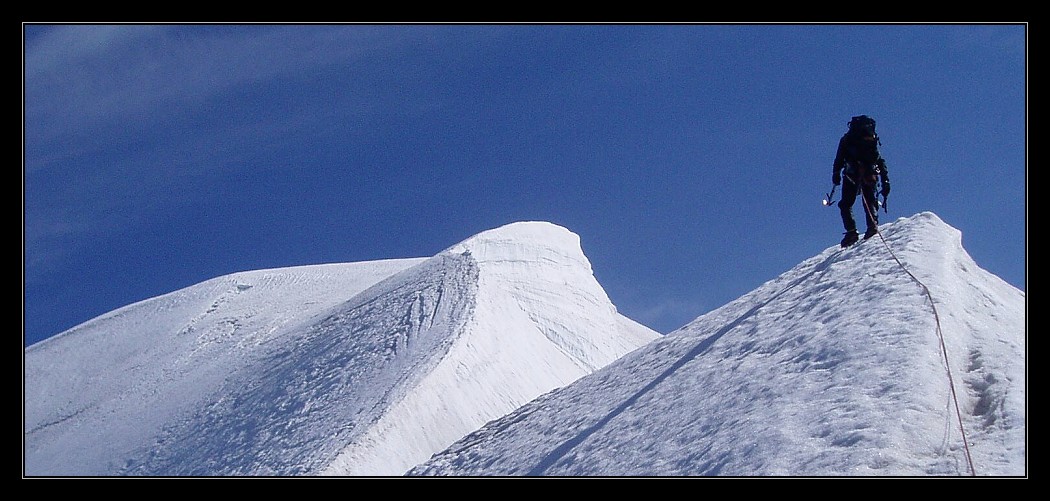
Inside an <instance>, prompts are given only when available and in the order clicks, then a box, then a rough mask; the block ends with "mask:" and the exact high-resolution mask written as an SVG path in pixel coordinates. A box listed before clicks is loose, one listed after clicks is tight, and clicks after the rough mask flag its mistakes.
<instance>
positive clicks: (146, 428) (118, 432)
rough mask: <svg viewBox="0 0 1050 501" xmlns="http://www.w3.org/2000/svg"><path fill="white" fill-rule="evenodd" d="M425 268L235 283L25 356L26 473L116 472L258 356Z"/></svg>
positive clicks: (359, 268)
mask: <svg viewBox="0 0 1050 501" xmlns="http://www.w3.org/2000/svg"><path fill="white" fill-rule="evenodd" d="M422 261H423V260H422V259H399V260H388V261H372V262H363V263H348V264H330V265H317V266H302V267H296V268H284V269H274V270H259V271H251V272H242V273H236V274H233V275H227V276H223V277H219V278H215V279H212V280H208V281H206V282H202V283H200V284H197V285H194V286H191V287H187V288H185V289H182V290H179V291H175V292H172V293H169V294H165V295H163V296H159V297H156V298H152V299H148V300H145V301H141V302H138V303H135V304H132V305H129V306H127V307H124V308H120V309H118V310H115V311H113V312H111V313H108V314H106V315H102V316H100V317H98V318H96V319H94V320H91V321H88V322H86V323H84V324H82V325H79V326H77V327H75V328H73V329H70V330H69V331H66V332H65V333H62V334H60V335H58V336H55V337H53V338H51V339H48V340H46V341H43V342H40V343H37V344H34V345H32V346H30V347H28V348H26V350H25V359H24V384H25V386H24V392H25V393H24V395H25V398H24V418H25V423H24V424H25V471H26V473H27V474H31V475H107V474H113V473H114V472H117V471H119V470H120V469H121V468H124V467H125V464H124V463H125V459H126V457H127V455H128V454H130V453H131V451H133V450H135V449H137V448H139V447H141V446H142V445H143V444H144V443H152V440H153V438H152V437H154V436H155V435H156V434H158V433H159V432H160V431H161V429H162V428H163V427H164V426H166V425H167V424H168V423H169V421H170V420H172V419H173V418H174V417H175V416H177V415H179V414H181V413H186V412H191V411H192V410H194V409H196V408H197V407H198V406H201V405H205V404H207V403H209V402H210V400H209V398H211V397H212V395H214V393H215V392H216V391H217V390H218V388H220V387H221V385H223V384H224V381H226V380H227V379H228V377H229V375H230V374H233V373H236V372H237V371H238V370H241V369H243V368H244V367H247V366H249V365H250V363H251V361H252V360H254V357H255V353H256V351H257V350H260V349H261V347H263V346H267V345H271V344H274V343H280V342H281V338H282V337H283V336H294V335H295V331H296V329H297V328H299V327H301V326H302V324H303V323H304V322H308V320H309V319H310V318H313V317H314V316H315V315H319V314H322V313H323V312H324V311H326V310H328V309H330V308H333V307H335V306H336V305H338V304H339V303H341V302H344V301H346V300H348V299H349V298H351V297H353V296H354V295H356V294H358V293H360V292H361V291H363V290H365V289H367V288H368V287H370V286H372V285H373V284H375V283H376V282H378V281H380V280H382V279H384V278H387V277H389V276H390V275H393V274H394V273H396V272H398V271H401V270H404V269H406V268H408V267H411V266H414V265H416V264H418V263H420V262H422Z"/></svg>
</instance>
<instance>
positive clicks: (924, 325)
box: [409, 213, 1026, 476]
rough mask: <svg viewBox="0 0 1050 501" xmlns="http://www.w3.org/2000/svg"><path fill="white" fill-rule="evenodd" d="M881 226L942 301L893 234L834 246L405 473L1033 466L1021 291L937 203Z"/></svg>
mask: <svg viewBox="0 0 1050 501" xmlns="http://www.w3.org/2000/svg"><path fill="white" fill-rule="evenodd" d="M882 232H883V234H884V236H885V237H886V242H887V244H888V246H889V249H893V250H894V251H895V252H896V254H897V255H898V256H899V257H900V259H901V260H902V262H903V263H904V265H905V266H906V267H907V269H908V270H909V271H911V272H912V273H914V274H915V276H916V278H918V280H919V281H920V282H921V283H922V284H927V285H928V287H929V290H930V292H931V294H932V296H933V298H934V301H935V304H934V305H931V304H930V302H929V301H928V299H927V296H926V295H925V293H924V291H923V288H922V285H920V284H919V282H916V281H915V280H913V279H912V278H911V277H910V276H909V275H908V273H907V272H905V271H904V270H902V269H901V267H900V266H899V265H898V264H897V263H896V262H895V261H894V259H893V257H892V255H891V254H890V253H889V251H888V249H887V247H886V246H884V245H883V243H882V240H881V237H875V238H874V239H873V240H869V241H866V242H864V243H862V244H860V245H859V246H856V247H853V248H849V249H845V250H840V249H838V248H837V247H834V248H829V249H828V250H826V251H824V252H822V253H821V254H819V255H817V256H815V257H813V258H811V259H809V260H806V261H804V262H802V263H801V264H799V265H798V266H797V267H795V268H794V269H792V270H790V271H788V272H786V273H784V274H783V275H781V276H780V277H778V278H776V279H775V280H772V281H770V282H767V283H766V284H763V285H762V286H761V287H759V288H757V289H756V290H754V291H753V292H751V293H749V294H747V295H745V296H743V297H741V298H739V299H738V300H736V301H733V302H731V303H729V304H727V305H725V306H723V307H721V308H719V309H717V310H714V311H712V312H710V313H708V314H705V315H703V316H701V317H699V318H698V319H696V320H695V321H694V322H692V323H690V324H689V325H687V326H685V327H683V328H682V329H680V330H678V331H676V332H674V333H671V334H669V335H667V336H665V337H664V338H661V339H658V340H656V341H654V342H652V343H650V344H648V345H646V346H644V347H643V348H641V349H638V350H636V351H634V352H632V353H630V354H628V355H626V356H624V357H623V358H621V359H619V360H618V361H616V362H614V363H612V364H610V365H608V366H606V367H604V368H602V369H600V370H598V371H597V372H595V373H593V374H591V375H589V376H586V377H583V378H581V379H580V380H578V381H577V382H575V383H573V384H571V385H568V386H566V387H563V388H560V389H558V390H555V391H552V392H550V393H549V394H547V395H544V396H543V397H541V398H538V399H536V400H534V401H532V402H529V403H528V404H526V405H524V406H522V407H521V408H519V409H518V410H516V411H515V412H513V413H511V414H509V415H507V416H505V417H503V418H501V419H498V420H495V421H493V422H491V423H489V424H487V425H486V426H484V427H482V428H481V429H479V430H478V431H476V432H474V433H472V434H470V435H468V436H467V437H465V438H463V439H462V440H460V441H459V442H457V443H456V444H454V445H453V446H451V447H449V448H448V449H446V450H445V451H443V452H442V453H440V454H437V455H435V456H434V457H433V458H432V459H430V460H429V461H427V462H426V463H424V464H422V465H420V466H418V467H416V468H414V469H412V470H410V472H409V474H411V475H516V476H517V475H520V476H539V475H555V476H564V475H567V476H583V475H601V476H615V475H645V476H650V475H665V476H666V475H672V476H679V475H681V476H686V475H724V476H800V475H804V476H831V475H861V476H868V475H908V476H914V475H968V474H970V473H976V474H977V475H1024V474H1025V472H1026V460H1025V457H1026V455H1025V438H1024V437H1025V411H1026V409H1025V371H1024V364H1025V341H1024V339H1025V337H1024V336H1025V311H1024V302H1025V295H1024V293H1023V292H1021V291H1018V290H1017V289H1015V288H1013V287H1011V286H1009V285H1008V284H1006V283H1005V282H1003V281H1002V280H1000V279H998V278H997V277H995V276H993V275H991V274H989V273H987V272H985V271H984V270H981V269H980V268H978V267H977V266H976V264H974V263H973V261H972V260H971V259H970V258H969V256H968V255H966V253H965V251H964V250H963V249H962V245H961V240H960V235H959V233H958V232H957V231H956V230H954V229H952V228H951V227H949V226H947V225H945V224H944V223H943V222H942V221H940V220H939V219H938V218H937V217H936V216H934V215H932V214H929V213H924V214H920V215H917V216H914V217H912V218H909V219H902V220H899V221H897V222H895V223H892V224H888V225H883V226H882ZM933 306H935V307H936V312H937V316H935V315H934V311H935V310H934V308H933ZM938 318H939V320H940V324H941V327H942V329H941V331H942V332H943V336H944V339H945V346H944V348H943V349H942V347H941V345H940V336H939V335H938V331H937V321H938ZM944 352H946V353H947V354H948V359H949V360H948V361H949V364H948V365H945V362H944V357H943V353H944ZM949 374H950V375H949ZM952 383H954V387H955V390H956V392H957V393H958V394H959V398H960V408H961V413H962V423H963V427H964V430H965V432H966V433H967V438H968V440H969V448H968V449H969V452H970V453H971V454H972V458H973V463H974V470H973V471H971V470H970V466H969V461H968V459H967V449H965V448H964V444H963V441H962V438H961V436H962V432H961V430H960V427H959V420H958V419H957V416H956V413H955V407H954V405H953V401H952V392H951V385H952Z"/></svg>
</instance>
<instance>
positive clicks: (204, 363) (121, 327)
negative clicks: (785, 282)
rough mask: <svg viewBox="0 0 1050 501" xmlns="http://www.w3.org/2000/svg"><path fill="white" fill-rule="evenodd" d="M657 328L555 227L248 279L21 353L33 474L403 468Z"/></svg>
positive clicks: (128, 311) (534, 225)
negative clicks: (613, 296)
mask: <svg viewBox="0 0 1050 501" xmlns="http://www.w3.org/2000/svg"><path fill="white" fill-rule="evenodd" d="M657 337H658V334H657V333H656V332H654V331H652V330H650V329H648V328H645V327H643V326H641V325H640V324H637V323H635V322H633V321H631V320H629V319H627V318H625V317H623V316H622V315H619V314H618V313H617V312H616V309H615V307H614V306H613V305H612V303H611V302H610V301H609V299H608V297H607V296H606V295H605V292H604V291H603V290H602V288H601V286H600V285H599V284H598V283H597V281H596V280H595V279H594V277H593V275H592V273H591V267H590V263H589V262H588V261H587V258H586V257H585V256H584V255H583V252H582V250H581V248H580V242H579V238H578V237H577V236H576V235H574V234H572V233H571V232H569V231H568V230H566V229H564V228H561V227H558V226H555V225H553V224H550V223H542V222H524V223H515V224H511V225H508V226H505V227H503V228H498V229H495V230H491V231H488V232H485V233H482V234H479V235H477V236H475V237H473V238H471V239H468V240H467V241H465V242H462V243H460V244H458V245H456V246H453V247H452V248H450V249H448V250H446V251H444V252H442V253H440V254H438V255H436V256H434V257H432V258H427V259H422V258H421V259H402V260H388V261H375V262H364V263H350V264H333V265H319V266H308V267H296V268H286V269H277V270H264V271H254V272H245V273H238V274H234V275H229V276H225V277H220V278H216V279H213V280H209V281H207V282H203V283H201V284H198V285H195V286H192V287H188V288H186V289H183V290H180V291H176V292H173V293H170V294H167V295H164V296H160V297H157V298H153V299H150V300H146V301H142V302H140V303H136V304H134V305H131V306H128V307H125V308H122V309H119V310H117V311H114V312H112V313H110V314H107V315H103V316H101V317H99V318H97V319H94V320H91V321H89V322H86V323H85V324H83V325H80V326H77V327H75V328H73V329H71V330H69V331H67V332H65V333H62V334H60V335H59V336H56V337H54V338H51V339H49V340H46V341H43V342H41V343H38V344H35V345H33V346H30V347H28V348H27V349H26V350H25V362H24V363H25V424H24V431H25V444H24V446H25V473H26V474H27V475H33V476H35V475H49V476H71V475H76V476H101V475H149V476H175V475H180V476H182V475H189V476H204V475H400V474H402V473H404V472H405V471H406V470H407V469H408V468H410V467H411V466H413V465H415V464H418V463H419V462H421V461H423V460H425V459H427V458H428V457H430V456H431V455H432V454H434V453H435V452H438V451H440V450H442V449H443V448H445V447H447V446H448V445H450V444H451V443H453V442H454V441H455V440H457V439H459V438H461V437H462V436H464V435H466V434H467V433H469V432H471V431H474V430H476V429H477V428H479V427H480V426H482V425H484V424H485V423H486V422H488V421H490V420H492V419H495V418H498V417H499V416H502V415H504V414H506V413H508V412H511V411H513V410H514V409H516V408H517V407H519V406H521V405H522V404H524V403H526V402H528V401H529V400H531V399H533V398H535V397H537V396H539V395H541V394H543V393H545V392H548V391H550V390H551V389H554V388H556V387H559V386H563V385H565V384H568V383H570V382H572V381H574V380H576V379H578V378H579V377H581V376H583V375H585V374H588V373H590V372H593V371H594V370H595V369H597V368H599V367H601V366H603V365H606V364H608V363H610V362H612V361H613V360H615V359H617V358H619V357H620V356H622V355H623V354H625V353H627V352H628V351H630V350H633V349H635V348H637V347H639V346H641V345H643V344H645V343H647V342H649V341H651V340H653V339H655V338H657Z"/></svg>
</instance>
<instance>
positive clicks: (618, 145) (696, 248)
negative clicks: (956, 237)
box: [22, 24, 1027, 344]
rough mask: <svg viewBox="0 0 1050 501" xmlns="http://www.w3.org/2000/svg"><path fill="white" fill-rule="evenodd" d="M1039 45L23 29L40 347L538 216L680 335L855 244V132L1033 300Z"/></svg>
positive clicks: (620, 291) (830, 29)
mask: <svg viewBox="0 0 1050 501" xmlns="http://www.w3.org/2000/svg"><path fill="white" fill-rule="evenodd" d="M1026 30H1027V27H1026V26H1025V25H859V26H855V25H777V24H761V25H659V24H657V25H235V26H222V25H196V26H177V25H155V26H144V25H91V26H74V25H57V26H49V25H24V36H23V41H24V47H23V48H24V50H23V56H24V59H23V63H24V67H23V68H24V72H23V76H24V78H23V85H24V87H23V97H24V108H23V109H24V121H23V124H24V129H23V145H24V150H23V153H24V160H23V170H22V193H23V205H22V207H23V220H22V222H23V292H24V343H25V344H32V343H34V342H36V341H39V340H41V339H44V338H46V337H49V336H51V335H54V334H57V333H59V332H61V331H62V330H65V329H68V328H70V327H73V326H74V325H76V324H78V323H80V322H83V321H86V320H89V319H90V318H92V317H94V316H97V315H100V314H103V313H106V312H108V311H110V310H113V309H115V308H118V307H121V306H124V305H127V304H130V303H132V302H135V301H139V300H142V299H147V298H150V297H153V296H157V295H160V294H164V293H167V292H171V291H174V290H177V289H179V288H182V287H186V286H189V285H192V284H195V283H198V282H200V281H203V280H206V279H209V278H214V277H216V276H220V275H224V274H228V273H233V272H237V271H244V270H253V269H261V268H273V267H285V266H295V265H305V264H317V263H329V262H352V261H366V260H375V259H386V258H401V257H421V256H430V255H433V254H435V253H437V252H439V251H441V250H442V249H444V248H446V247H448V246H450V245H452V244H455V243H457V242H459V241H461V240H463V239H464V238H467V237H469V236H471V235H473V234H476V233H478V232H480V231H484V230H487V229H490V228H494V227H497V226H500V225H503V224H506V223H510V222H513V221H521V220H545V221H551V222H554V223H557V224H560V225H563V226H565V227H567V228H568V229H570V230H572V231H573V232H575V233H577V234H579V235H580V237H581V239H582V244H583V249H584V252H585V253H586V254H587V256H588V257H589V258H590V260H591V263H592V265H593V268H594V272H595V275H596V277H597V278H598V280H599V281H600V282H601V283H602V285H603V286H604V287H605V289H606V291H607V292H608V293H609V295H610V297H611V298H612V300H613V302H614V303H615V304H616V305H617V306H618V307H619V309H620V311H621V312H623V313H624V314H626V315H628V316H630V317H632V318H634V319H636V320H638V321H641V322H642V323H645V324H647V325H649V326H650V327H653V328H655V329H657V330H659V331H661V332H667V331H670V330H673V329H674V328H677V327H679V326H681V325H683V324H685V323H686V322H688V321H689V320H692V319H693V318H695V317H697V316H699V315H701V314H703V313H706V312H707V311H710V310H711V309H713V308H716V307H718V306H721V305H722V304H724V303H726V302H728V301H730V300H732V299H735V298H737V297H739V296H740V295H742V294H744V293H746V292H748V291H750V290H751V289H753V288H755V287H757V286H758V285H760V284H761V283H763V282H765V281H766V280H770V279H773V278H775V277H776V276H777V275H779V274H780V273H782V272H784V271H786V270H788V269H789V268H791V267H792V266H794V265H795V264H797V263H799V262H800V261H802V260H804V259H806V258H808V257H811V256H813V255H815V254H817V253H819V252H821V251H822V250H824V249H825V248H827V247H828V246H831V245H835V244H836V243H837V242H838V240H839V238H840V237H841V232H842V228H841V222H840V220H839V217H838V213H837V210H835V209H831V208H825V207H823V206H822V205H821V204H820V200H821V199H822V197H823V195H824V193H826V192H827V191H828V190H829V189H830V188H831V180H830V178H831V162H832V159H833V157H834V154H835V147H836V145H837V141H838V139H839V137H840V136H841V135H842V133H843V132H844V131H845V127H846V121H847V120H849V118H850V117H851V116H853V115H857V114H868V115H871V116H873V117H875V118H876V119H877V120H878V123H879V134H880V137H881V138H882V143H883V149H882V151H883V155H884V157H885V158H886V160H887V162H888V165H889V169H890V176H891V179H892V181H893V183H892V184H893V193H892V194H891V196H890V200H889V213H888V214H887V213H881V218H882V222H889V221H893V220H895V219H896V218H898V217H903V216H910V215H913V214H915V213H917V212H921V211H933V212H935V213H937V214H938V215H939V216H940V217H941V218H942V219H944V220H945V221H946V222H947V223H948V224H951V225H952V226H955V227H956V228H959V229H960V230H961V231H962V232H963V244H964V246H965V247H966V249H967V250H968V251H969V252H970V254H971V255H972V256H973V257H974V259H975V260H976V261H977V263H978V264H979V265H980V266H982V267H983V268H985V269H987V270H989V271H991V272H992V273H995V274H997V275H999V276H1000V277H1002V278H1003V279H1005V280H1007V281H1008V282H1010V283H1011V284H1013V285H1014V286H1016V287H1018V288H1021V289H1025V288H1026V282H1025V281H1026V269H1027V267H1026V212H1027V211H1026V178H1027V169H1026V122H1027V102H1026V89H1027V76H1026V62H1027V61H1026V50H1027V31H1026ZM858 210H859V207H858ZM858 215H859V213H858ZM887 258H888V259H889V257H887ZM858 273H862V271H861V270H858ZM858 314H861V312H858Z"/></svg>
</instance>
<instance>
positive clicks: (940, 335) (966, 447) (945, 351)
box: [850, 179, 977, 476]
mask: <svg viewBox="0 0 1050 501" xmlns="http://www.w3.org/2000/svg"><path fill="white" fill-rule="evenodd" d="M850 182H852V179H851V180H850ZM854 184H855V185H856V186H857V188H858V189H859V190H860V199H861V201H862V203H863V204H864V211H865V212H867V214H868V217H869V218H870V219H871V220H875V216H876V214H873V213H872V212H871V206H870V205H869V204H868V197H866V196H865V195H864V189H863V187H861V185H859V184H856V183H854ZM878 210H879V209H878V207H876V208H875V211H876V212H878ZM875 233H876V234H877V235H878V236H879V239H880V240H882V245H883V246H884V247H886V250H887V251H889V253H890V256H892V257H893V260H894V261H896V262H897V265H898V266H900V267H901V269H902V270H904V272H905V273H907V274H908V276H909V277H911V279H912V280H914V281H915V283H917V284H919V287H922V291H923V293H924V294H926V298H927V299H929V300H930V308H931V309H932V310H933V318H934V321H935V323H936V325H937V338H938V339H939V340H940V344H941V355H942V356H943V357H944V368H945V370H946V371H947V373H948V387H949V388H950V389H951V395H952V401H953V402H954V403H955V417H956V419H958V420H959V433H961V434H962V441H963V449H964V450H965V451H966V462H967V463H968V464H969V466H970V475H971V476H976V475H977V470H976V469H974V466H973V457H972V456H971V455H970V443H969V441H968V440H967V439H966V428H965V427H963V418H962V411H961V410H960V409H959V397H958V395H957V394H956V393H955V380H954V378H953V377H952V366H951V363H950V362H949V359H948V348H947V347H946V346H945V343H944V333H943V332H942V331H941V316H940V314H938V313H937V305H936V303H934V301H933V294H931V293H930V288H929V287H926V284H924V283H922V280H919V278H918V277H916V276H915V275H914V274H913V273H912V272H911V271H910V270H908V267H906V266H904V263H902V262H901V260H900V259H899V258H897V254H895V253H894V252H893V249H892V248H891V247H890V244H889V243H888V242H886V238H885V237H883V236H882V232H881V231H879V227H878V225H876V226H875Z"/></svg>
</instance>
